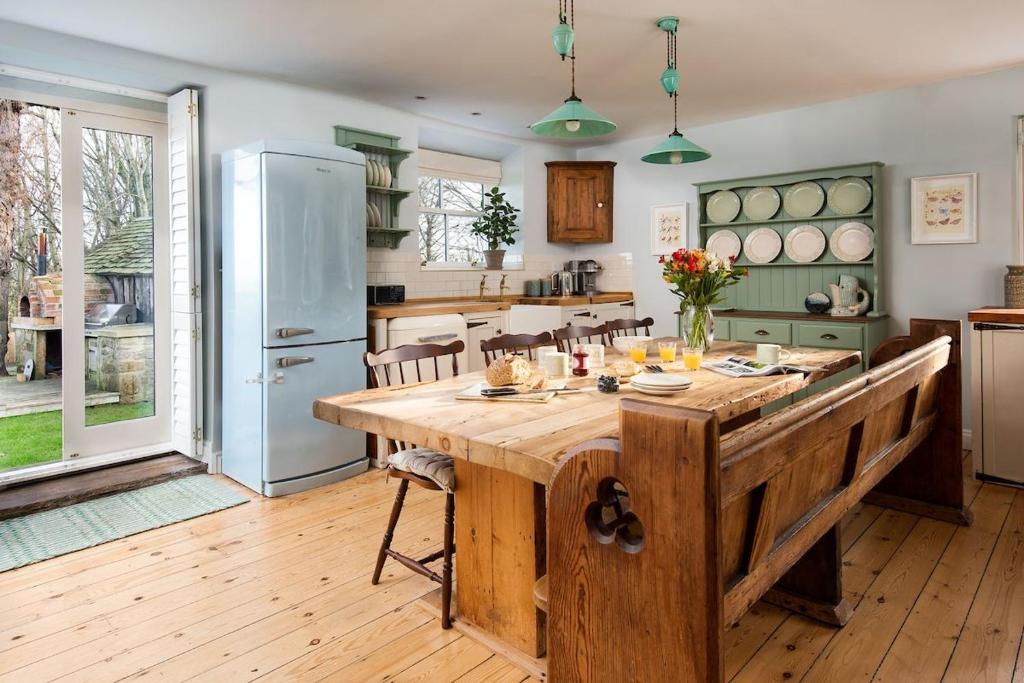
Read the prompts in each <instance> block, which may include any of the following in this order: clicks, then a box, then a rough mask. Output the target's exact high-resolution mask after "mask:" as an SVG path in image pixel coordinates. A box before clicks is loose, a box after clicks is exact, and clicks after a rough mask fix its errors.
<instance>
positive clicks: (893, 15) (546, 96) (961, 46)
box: [0, 0, 1024, 144]
mask: <svg viewBox="0 0 1024 683" xmlns="http://www.w3.org/2000/svg"><path fill="white" fill-rule="evenodd" d="M556 8H557V1H556V0H516V1H515V2H498V1H497V0H393V1H392V2H382V1H380V0H377V1H374V0H362V1H358V2H357V1H354V0H348V1H338V0H173V1H171V0H163V1H160V2H147V1H143V2H140V1H139V0H131V1H130V2H129V1H128V0H82V1H80V2H68V1H67V0H32V1H31V2H25V0H0V18H4V19H8V20H11V21H15V22H20V23H24V24H29V25H33V26H38V27H41V28H46V29H51V30H54V31H59V32H63V33H69V34H73V35H77V36H82V37H85V38H91V39H95V40H99V41H103V42H106V43H111V44H115V45H120V46H124V47H130V48H135V49H138V50H143V51H146V52H151V53H155V54H159V55H164V56H168V57H175V58H178V59H183V60H188V61H192V62H197V63H200V64H206V65H209V66H215V67H221V68H226V69H231V70H235V71H241V72H247V73H253V74H261V75H267V76H271V77H276V78H281V79H284V80H288V81H292V82H296V83H302V84H307V85H312V86H316V87H320V88H325V89H329V90H336V91H339V92H344V93H347V94H351V95H355V96H357V97H360V98H363V99H367V100H371V101H376V102H380V103H383V104H388V105H392V106H395V107H398V108H400V109H404V110H407V111H412V112H417V113H421V114H424V115H428V116H433V117H436V118H439V119H442V120H445V121H451V122H453V123H461V124H466V125H469V126H473V127H476V128H480V129H484V130H490V131H494V132H501V133H507V134H511V135H516V136H524V137H525V136H529V135H530V133H529V131H528V130H527V129H526V126H527V125H528V124H530V123H531V122H533V121H535V120H536V119H538V118H540V117H541V116H543V115H544V114H547V113H548V112H549V111H551V110H553V109H554V108H555V107H556V106H557V105H558V104H560V102H561V100H562V99H564V98H565V97H566V96H567V95H568V90H569V73H568V63H566V64H564V65H563V64H562V62H560V61H559V60H558V58H557V56H556V55H555V53H554V50H553V49H552V48H551V43H550V31H551V29H552V28H553V26H554V24H555V21H556ZM672 13H678V14H679V15H680V16H681V18H682V24H681V27H680V34H679V55H680V71H681V72H682V85H681V97H680V128H681V129H684V130H685V128H686V127H687V126H693V125H696V124H704V123H710V122H714V121H722V120H728V119H734V118H738V117H742V116H749V115H752V114H757V113H764V112H769V111H777V110H781V109H786V108H791V107H795V106H800V105H804V104H809V103H813V102H820V101H825V100H832V99H838V98H842V97H849V96H852V95H857V94H861V93H866V92H872V91H878V90H886V89H892V88H897V87H902V86H907V85H913V84H919V83H926V82H931V81H938V80H943V79H947V78H953V77H957V76H963V75H968V74H974V73H980V72H984V71H991V70H994V69H998V68H1001V67H1005V66H1010V65H1013V64H1018V63H1024V40H1021V39H1020V35H1021V29H1022V27H1024V1H1022V0H974V1H973V2H964V0H703V1H702V2H689V3H679V2H667V1H661V2H650V1H644V0H633V1H632V2H628V1H624V0H580V1H579V2H578V3H577V8H576V36H577V37H576V41H577V51H578V58H579V59H578V61H577V66H578V69H577V92H578V94H579V95H580V97H582V98H583V100H584V102H585V103H586V104H588V105H590V106H591V107H593V108H595V109H596V110H597V111H598V112H600V113H602V114H603V115H605V116H607V117H609V118H611V119H612V120H613V121H615V122H616V123H618V124H619V131H618V132H617V133H616V134H615V137H620V138H621V137H632V136H636V135H641V134H651V133H657V132H665V133H667V132H668V131H669V130H670V127H671V110H670V107H669V102H668V98H667V97H666V96H665V95H664V94H663V93H662V91H661V89H660V86H659V84H658V75H659V74H660V72H661V69H662V68H663V67H664V60H665V43H664V37H663V35H664V34H662V33H661V32H660V31H658V30H657V28H656V27H655V26H654V20H655V19H656V18H657V17H658V16H659V15H661V14H672ZM415 95H423V96H426V97H428V99H427V100H426V101H422V102H420V101H417V100H415V99H414V96H415ZM473 111H479V112H482V115H481V116H471V115H470V112H473ZM590 144H593V141H590Z"/></svg>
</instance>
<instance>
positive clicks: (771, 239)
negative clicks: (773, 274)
mask: <svg viewBox="0 0 1024 683" xmlns="http://www.w3.org/2000/svg"><path fill="white" fill-rule="evenodd" d="M780 251H782V238H781V237H779V233H777V232H775V231H774V230H772V229H771V228H758V229H757V230H754V231H753V232H751V233H750V234H749V235H747V239H746V240H744V242H743V253H744V254H745V255H746V257H747V259H748V260H749V261H750V262H751V263H771V262H772V261H774V260H775V258H776V257H777V256H778V255H779V252H780Z"/></svg>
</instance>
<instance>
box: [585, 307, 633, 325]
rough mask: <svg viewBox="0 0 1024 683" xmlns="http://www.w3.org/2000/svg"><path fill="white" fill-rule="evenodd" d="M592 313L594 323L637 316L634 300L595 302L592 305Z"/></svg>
mask: <svg viewBox="0 0 1024 683" xmlns="http://www.w3.org/2000/svg"><path fill="white" fill-rule="evenodd" d="M590 310H591V313H593V316H594V322H593V323H591V324H592V325H603V324H604V323H606V322H609V321H611V320H619V319H620V318H626V319H629V318H635V317H636V316H635V315H634V311H635V309H634V307H633V302H632V301H622V302H619V303H613V304H594V305H593V306H591V307H590Z"/></svg>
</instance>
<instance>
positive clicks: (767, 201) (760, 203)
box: [743, 187, 782, 221]
mask: <svg viewBox="0 0 1024 683" xmlns="http://www.w3.org/2000/svg"><path fill="white" fill-rule="evenodd" d="M780 204H782V200H781V199H780V198H779V193H778V192H777V191H776V190H775V188H774V187H755V188H754V189H753V190H751V191H750V192H748V193H747V196H746V197H744V198H743V215H744V216H746V217H747V218H748V219H750V220H752V221H766V220H768V219H769V218H771V217H772V216H774V215H775V214H777V213H778V212H779V205H780Z"/></svg>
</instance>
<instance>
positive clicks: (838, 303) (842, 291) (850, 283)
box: [828, 275, 871, 316]
mask: <svg viewBox="0 0 1024 683" xmlns="http://www.w3.org/2000/svg"><path fill="white" fill-rule="evenodd" d="M828 287H829V292H830V293H831V295H832V310H831V311H830V313H831V314H832V315H836V316H854V315H864V314H865V313H867V311H868V308H870V307H871V294H869V293H868V291H867V290H866V289H864V288H863V287H861V286H860V281H859V280H858V279H857V278H855V277H853V276H852V275H840V276H839V284H838V285H829V286H828Z"/></svg>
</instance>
